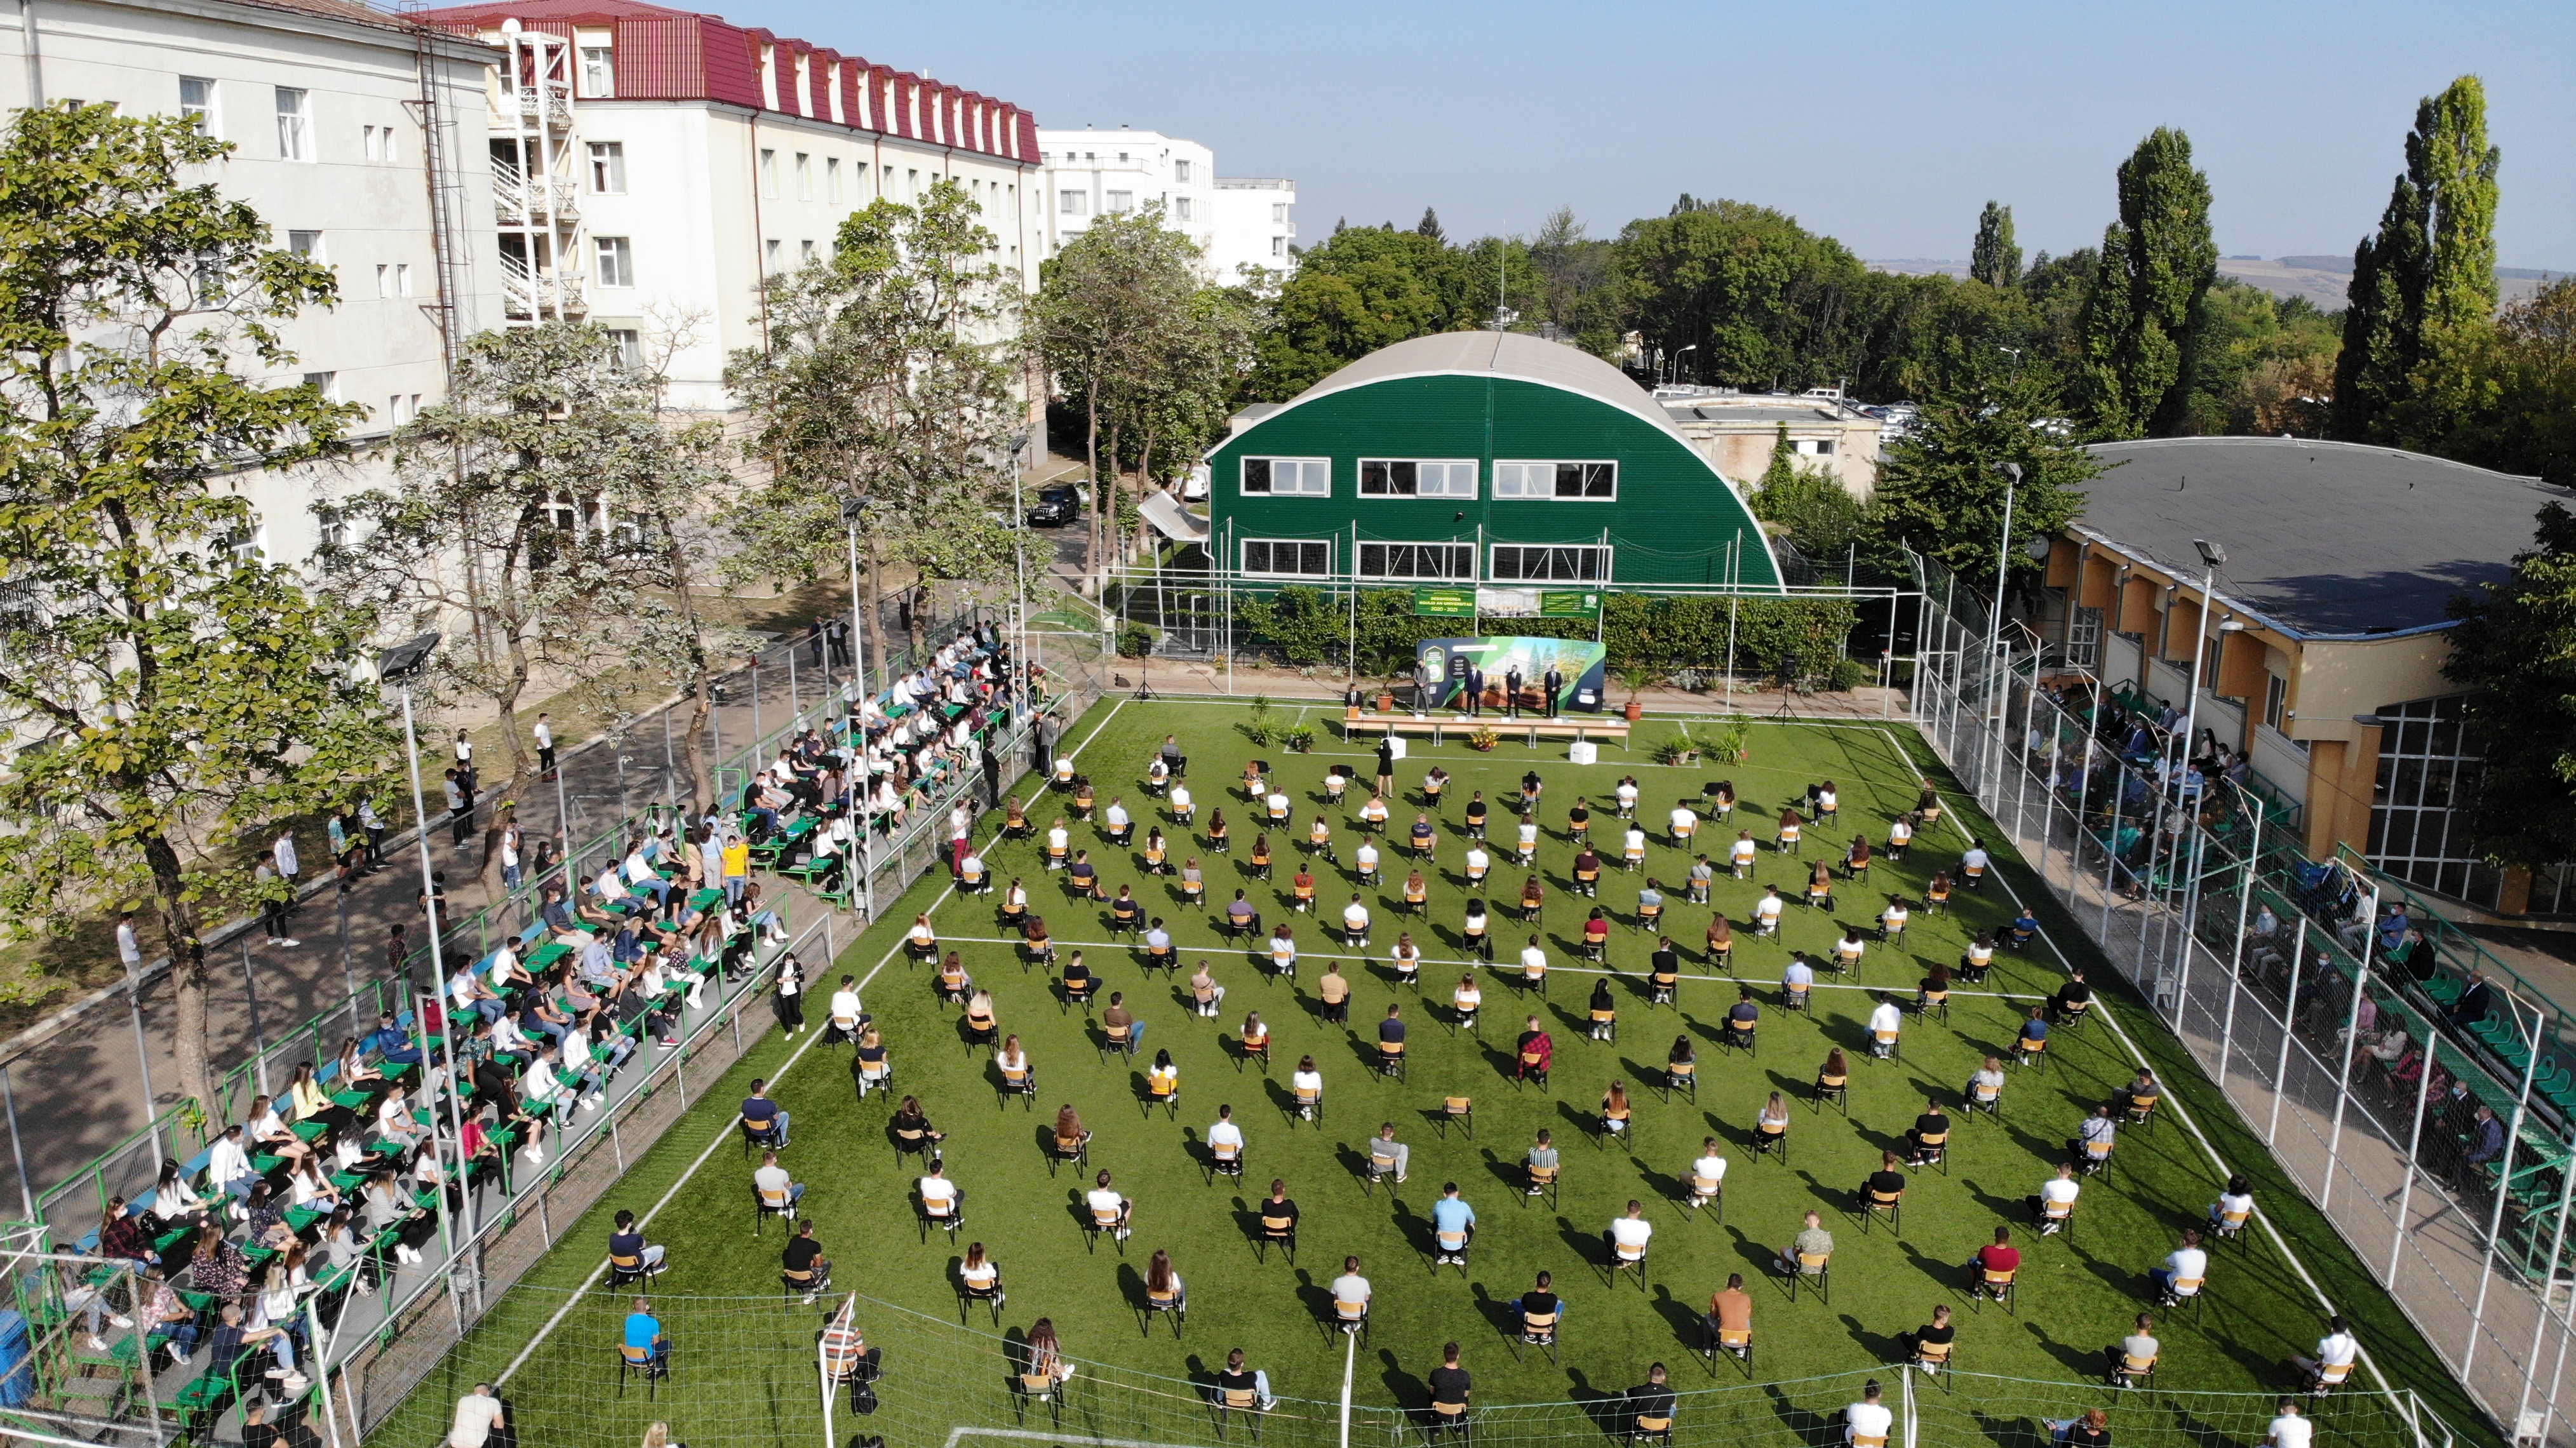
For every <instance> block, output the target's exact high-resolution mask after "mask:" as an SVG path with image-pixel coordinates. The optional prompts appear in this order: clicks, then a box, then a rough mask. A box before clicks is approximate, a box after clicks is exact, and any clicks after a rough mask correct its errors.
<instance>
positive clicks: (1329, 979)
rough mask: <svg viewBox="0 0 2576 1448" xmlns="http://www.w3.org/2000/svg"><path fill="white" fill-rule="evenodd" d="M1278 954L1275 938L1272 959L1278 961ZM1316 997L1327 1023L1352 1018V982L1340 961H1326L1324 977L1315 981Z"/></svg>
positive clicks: (1341, 1021)
mask: <svg viewBox="0 0 2576 1448" xmlns="http://www.w3.org/2000/svg"><path fill="white" fill-rule="evenodd" d="M1280 929H1282V930H1285V929H1287V927H1286V926H1285V925H1283V926H1281V927H1280ZM1278 956H1279V950H1278V943H1277V941H1275V940H1274V941H1273V942H1272V943H1271V959H1272V960H1273V961H1274V962H1276V961H1277V959H1278ZM1294 960H1295V956H1294V955H1293V954H1292V955H1291V956H1290V961H1291V962H1292V967H1291V969H1290V971H1289V973H1290V974H1292V975H1293V974H1295V973H1296V972H1295V970H1294V969H1293V962H1294ZM1315 999H1316V1002H1317V1003H1318V1005H1319V1006H1320V1008H1321V1011H1322V1014H1323V1018H1324V1023H1325V1024H1326V1025H1335V1026H1337V1025H1341V1024H1342V1023H1344V1022H1346V1021H1348V1020H1349V1019H1350V1018H1351V982H1350V978H1349V977H1348V976H1345V975H1343V974H1342V963H1341V962H1340V961H1338V960H1328V961H1325V962H1324V975H1323V978H1322V979H1321V980H1318V981H1316V982H1315Z"/></svg>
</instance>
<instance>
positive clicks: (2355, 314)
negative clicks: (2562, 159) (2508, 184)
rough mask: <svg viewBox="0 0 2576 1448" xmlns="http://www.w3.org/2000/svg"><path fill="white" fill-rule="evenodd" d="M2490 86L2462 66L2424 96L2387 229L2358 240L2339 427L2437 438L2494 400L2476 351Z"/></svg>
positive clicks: (2491, 264)
mask: <svg viewBox="0 0 2576 1448" xmlns="http://www.w3.org/2000/svg"><path fill="white" fill-rule="evenodd" d="M2486 112H2487V105H2486V87H2485V85H2484V84H2483V83H2481V82H2480V81H2479V79H2478V78H2477V77H2476V76H2473V75H2464V76H2461V77H2460V78H2459V79H2458V80H2455V81H2453V82H2451V84H2450V86H2449V87H2448V88H2447V89H2445V90H2444V91H2443V92H2442V93H2441V94H2440V95H2438V96H2427V97H2425V98H2424V99H2423V100H2422V101H2421V102H2419V103H2418V104H2417V105H2416V108H2415V129H2414V130H2413V131H2412V132H2410V133H2409V134H2408V135H2407V137H2406V170H2405V172H2404V173H2403V174H2401V175H2400V176H2399V177H2398V178H2397V183H2396V185H2395V187H2394V188H2393V189H2392V190H2391V192H2390V194H2389V198H2388V208H2387V210H2386V211H2384V212H2383V213H2382V214H2381V216H2380V222H2379V232H2378V234H2377V235H2376V236H2374V237H2365V238H2363V240H2362V242H2361V244H2360V245H2359V246H2357V247H2356V248H2354V250H2353V263H2352V283H2351V286H2350V288H2349V289H2348V291H2347V292H2346V296H2347V298H2348V300H2349V303H2350V305H2349V306H2347V307H2346V308H2345V311H2344V331H2343V355H2342V357H2341V358H2340V359H2339V361H2338V363H2337V365H2336V370H2335V403H2334V408H2335V426H2336V430H2337V431H2338V432H2339V433H2340V434H2341V435H2343V436H2345V437H2348V438H2354V439H2361V440H2367V441H2373V442H2389V443H2396V444H2399V445H2401V446H2406V447H2423V448H2438V447H2441V446H2443V444H2444V442H2445V440H2446V439H2449V438H2452V437H2454V436H2455V435H2457V434H2459V433H2461V432H2462V431H2463V430H2465V429H2467V428H2470V427H2473V426H2475V425H2476V424H2477V422H2478V421H2479V420H2480V414H2481V413H2483V412H2484V411H2486V410H2487V409H2490V408H2492V406H2493V404H2494V402H2495V395H2494V391H2493V389H2492V388H2491V387H2489V386H2486V385H2484V384H2483V382H2482V380H2481V378H2482V374H2481V372H2480V370H2479V369H2478V368H2477V367H2476V366H2475V365H2474V359H2475V358H2476V356H2477V354H2478V353H2479V351H2480V349H2482V348H2483V347H2484V346H2485V345H2486V343H2487V341H2488V339H2489V337H2490V336H2491V335H2492V331H2493V325H2494V316H2495V309H2496V296H2497V292H2496V277H2495V211H2496V199H2497V187H2496V168H2497V164H2498V159H2499V157H2498V152H2497V150H2496V148H2495V147H2494V146H2492V145H2490V144H2488V141H2487V122H2486Z"/></svg>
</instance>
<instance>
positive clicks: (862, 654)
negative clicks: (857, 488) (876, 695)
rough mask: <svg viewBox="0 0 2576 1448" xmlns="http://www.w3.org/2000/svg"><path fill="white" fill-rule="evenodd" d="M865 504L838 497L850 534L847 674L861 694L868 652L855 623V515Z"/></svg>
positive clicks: (855, 497) (865, 683) (861, 500)
mask: <svg viewBox="0 0 2576 1448" xmlns="http://www.w3.org/2000/svg"><path fill="white" fill-rule="evenodd" d="M867 508H868V500H867V499H866V498H865V497H864V496H861V495H859V494H855V493H854V494H852V495H851V496H849V497H846V498H843V499H842V500H841V524H842V526H843V527H845V528H847V529H848V530H849V534H850V677H851V678H853V679H856V680H858V683H859V693H860V694H861V695H862V696H864V695H865V694H866V693H867V692H868V667H867V665H868V654H867V642H866V640H867V635H866V633H865V631H863V630H862V629H861V628H860V627H859V517H860V515H861V514H863V513H865V512H866V511H867Z"/></svg>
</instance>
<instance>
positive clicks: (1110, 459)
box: [1037, 206, 1233, 581]
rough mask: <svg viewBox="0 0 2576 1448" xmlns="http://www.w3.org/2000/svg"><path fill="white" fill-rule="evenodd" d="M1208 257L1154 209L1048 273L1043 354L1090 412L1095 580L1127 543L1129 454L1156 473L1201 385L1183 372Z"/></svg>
mask: <svg viewBox="0 0 2576 1448" xmlns="http://www.w3.org/2000/svg"><path fill="white" fill-rule="evenodd" d="M1199 255H1200V253H1199V249H1198V247H1197V245H1196V244H1194V243H1193V242H1191V241H1190V239H1189V238H1188V237H1186V236H1183V235H1182V234H1180V233H1179V232H1176V231H1173V230H1171V229H1170V228H1168V227H1166V226H1165V225H1164V224H1163V213H1162V208H1161V207H1159V206H1148V207H1146V208H1145V209H1144V210H1142V211H1138V212H1134V213H1131V214H1129V215H1125V216H1109V217H1103V218H1101V220H1100V221H1099V223H1098V224H1096V225H1094V226H1093V227H1091V229H1090V230H1088V231H1085V232H1084V233H1082V234H1081V235H1080V236H1077V237H1075V238H1074V239H1073V240H1072V241H1070V242H1068V243H1066V244H1065V248H1064V250H1062V251H1060V252H1058V253H1057V254H1056V255H1055V256H1054V257H1053V258H1052V259H1051V260H1049V261H1048V262H1047V264H1046V268H1045V272H1044V279H1043V280H1042V282H1041V283H1040V285H1039V288H1038V297H1037V346H1038V351H1039V354H1040V355H1041V356H1043V357H1044V358H1045V359H1046V366H1047V370H1048V372H1049V373H1050V374H1052V376H1053V377H1054V379H1055V385H1056V386H1057V387H1059V388H1061V389H1063V391H1064V392H1065V394H1066V395H1067V396H1069V397H1073V398H1077V399H1079V400H1080V402H1081V405H1082V416H1083V449H1084V452H1085V453H1086V455H1087V460H1088V462H1089V463H1090V466H1091V476H1092V479H1093V484H1092V486H1093V490H1094V493H1095V496H1094V498H1093V500H1092V528H1091V533H1090V535H1089V536H1088V537H1087V538H1086V539H1085V540H1084V558H1083V565H1084V574H1085V576H1086V578H1088V579H1092V580H1095V581H1096V580H1097V579H1098V578H1099V577H1100V575H1101V573H1102V572H1103V570H1105V569H1106V568H1107V567H1108V565H1109V562H1110V560H1109V559H1108V557H1107V556H1106V549H1107V547H1108V546H1109V544H1111V543H1112V542H1113V541H1114V540H1116V539H1117V537H1118V533H1117V518H1118V498H1119V492H1120V484H1119V477H1120V476H1121V475H1122V474H1123V473H1124V472H1125V459H1126V458H1127V457H1129V456H1131V454H1129V453H1128V452H1127V450H1126V445H1127V444H1128V443H1130V442H1131V441H1132V442H1136V443H1140V444H1142V445H1143V447H1144V450H1145V454H1146V459H1145V460H1146V462H1147V463H1148V465H1149V466H1150V463H1151V453H1152V451H1153V445H1154V442H1155V441H1156V440H1157V439H1158V437H1159V435H1160V433H1161V431H1162V428H1163V426H1164V425H1165V424H1166V423H1168V422H1170V421H1171V420H1172V415H1171V404H1172V403H1173V402H1174V398H1175V393H1176V391H1179V390H1181V389H1183V388H1185V387H1186V386H1187V385H1188V383H1189V381H1190V380H1191V379H1189V378H1188V376H1187V374H1186V372H1185V371H1184V370H1183V369H1186V368H1188V367H1190V366H1191V365H1192V363H1193V361H1194V360H1195V358H1194V346H1193V344H1192V342H1191V341H1190V339H1189V337H1188V332H1189V326H1188V323H1189V321H1190V319H1191V317H1192V308H1193V303H1194V300H1195V298H1196V296H1197V293H1198V291H1199V289H1200V281H1199ZM1226 380H1227V381H1228V382H1229V383H1230V382H1231V381H1232V380H1233V379H1232V374H1231V373H1229V374H1228V376H1227V378H1226ZM1181 405H1182V406H1183V407H1184V409H1186V408H1187V403H1186V402H1184V403H1182V404H1181ZM1104 432H1105V433H1106V434H1107V441H1108V447H1107V449H1106V451H1105V452H1104V450H1103V449H1102V447H1101V442H1102V435H1103V433H1104ZM1104 460H1105V461H1106V462H1107V464H1108V466H1107V467H1106V468H1104V467H1103V466H1102V463H1103V461H1104Z"/></svg>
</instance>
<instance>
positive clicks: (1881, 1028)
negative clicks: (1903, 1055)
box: [1869, 994, 1905, 1061]
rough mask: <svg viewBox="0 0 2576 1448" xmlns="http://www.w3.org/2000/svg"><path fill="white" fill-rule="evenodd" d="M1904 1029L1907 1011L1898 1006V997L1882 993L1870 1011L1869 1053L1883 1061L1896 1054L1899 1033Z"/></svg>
mask: <svg viewBox="0 0 2576 1448" xmlns="http://www.w3.org/2000/svg"><path fill="white" fill-rule="evenodd" d="M1904 1029H1905V1012H1903V1011H1901V1010H1898V1009H1897V1008H1896V997H1894V996H1892V995H1886V994H1881V995H1880V996H1879V998H1878V1005H1877V1006H1876V1007H1875V1008H1874V1009H1872V1010H1871V1011H1870V1013H1869V1053H1870V1054H1871V1055H1873V1056H1875V1057H1877V1058H1878V1059H1880V1060H1882V1061H1884V1060H1886V1059H1887V1058H1888V1057H1889V1056H1891V1055H1894V1054H1895V1052H1896V1039H1897V1033H1898V1032H1900V1031H1902V1030H1904Z"/></svg>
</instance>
